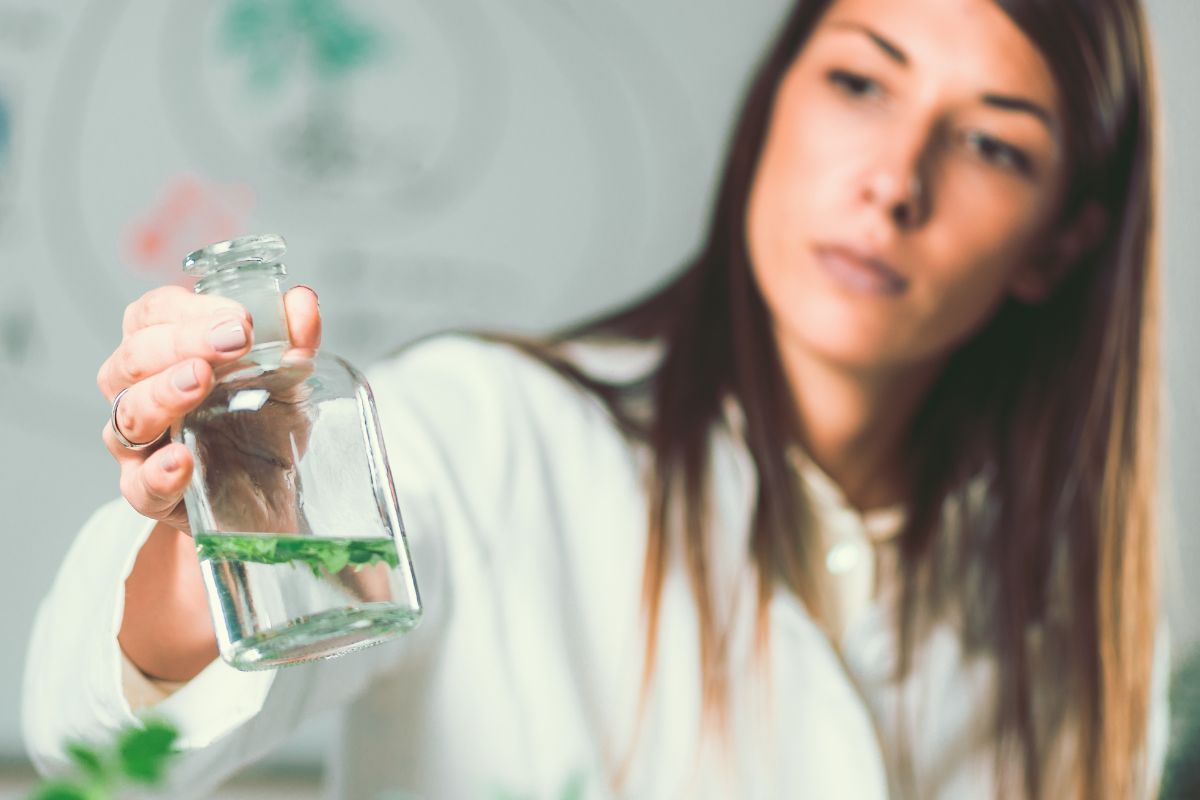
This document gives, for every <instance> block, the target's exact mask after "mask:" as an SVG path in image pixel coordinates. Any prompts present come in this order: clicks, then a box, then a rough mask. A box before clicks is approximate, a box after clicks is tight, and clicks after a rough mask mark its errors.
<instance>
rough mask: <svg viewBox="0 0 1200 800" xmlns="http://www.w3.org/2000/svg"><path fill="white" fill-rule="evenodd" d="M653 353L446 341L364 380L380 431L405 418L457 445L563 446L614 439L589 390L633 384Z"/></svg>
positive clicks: (646, 348) (602, 345)
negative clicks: (481, 441) (479, 439)
mask: <svg viewBox="0 0 1200 800" xmlns="http://www.w3.org/2000/svg"><path fill="white" fill-rule="evenodd" d="M654 354H655V348H654V347H653V346H652V345H641V344H638V343H633V342H615V341H574V342H570V343H567V344H557V345H543V344H538V343H536V342H534V341H531V340H523V339H520V338H517V337H513V338H511V339H510V338H504V337H493V336H487V335H475V334H467V333H447V334H438V335H435V336H430V337H428V338H425V339H422V340H419V341H416V342H413V343H412V344H410V345H408V346H406V347H404V348H402V349H401V350H400V351H398V352H396V353H394V354H393V355H392V356H390V357H389V358H387V359H385V360H383V361H381V362H379V363H377V364H375V365H374V366H373V367H372V368H371V369H369V370H368V371H367V377H368V380H369V383H370V384H371V387H372V392H373V394H374V396H375V401H376V404H377V405H378V406H379V408H380V412H381V414H382V416H383V417H384V418H385V422H386V421H387V419H388V418H392V419H393V420H401V419H407V420H409V421H412V422H413V423H416V424H419V425H420V426H421V427H422V428H423V429H424V430H426V431H427V432H433V431H436V430H441V431H443V433H444V434H445V435H447V436H451V437H453V438H455V439H457V438H461V437H463V436H466V437H470V436H472V435H480V434H484V433H487V432H489V431H490V432H492V434H496V435H489V436H488V438H489V439H490V440H492V441H496V440H497V435H499V434H501V433H503V438H505V439H512V438H513V437H517V436H520V437H525V436H533V437H535V438H538V439H547V438H553V437H559V438H560V439H561V440H562V441H563V442H564V443H565V441H567V440H572V439H576V438H578V437H579V436H587V437H588V438H589V439H590V438H591V437H593V436H595V435H609V434H611V433H615V432H616V427H615V426H614V424H613V422H614V421H613V418H612V416H611V414H610V411H611V409H610V408H609V407H608V406H606V404H605V403H604V402H603V400H602V399H601V398H600V397H599V396H598V395H597V394H596V392H595V391H593V390H592V388H591V387H589V386H588V385H587V381H598V382H602V383H606V384H626V383H629V382H631V381H636V380H637V379H638V377H639V376H641V375H643V374H645V373H646V372H647V370H648V369H649V368H650V367H651V365H652V364H653V363H656V362H655V361H654V359H655V355H654ZM580 377H582V378H584V380H582V381H581V380H579V379H578V378H580Z"/></svg>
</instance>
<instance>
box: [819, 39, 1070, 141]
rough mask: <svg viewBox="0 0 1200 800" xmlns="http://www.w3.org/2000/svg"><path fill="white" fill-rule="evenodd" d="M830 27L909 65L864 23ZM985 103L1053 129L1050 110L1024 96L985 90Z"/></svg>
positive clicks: (894, 46)
mask: <svg viewBox="0 0 1200 800" xmlns="http://www.w3.org/2000/svg"><path fill="white" fill-rule="evenodd" d="M829 27H831V28H842V29H845V30H853V31H858V32H859V33H861V34H863V35H865V36H866V37H867V38H869V39H870V40H871V41H872V42H874V43H875V44H876V45H878V46H879V49H880V50H882V51H883V52H884V54H886V55H887V57H888V58H890V59H892V60H893V61H895V62H896V63H897V64H899V65H900V66H902V67H907V66H908V65H909V61H908V55H907V54H906V53H905V52H904V51H903V50H901V49H900V46H899V45H897V44H896V43H895V42H892V41H889V40H888V39H887V38H885V37H884V36H883V35H882V34H880V33H879V32H878V31H874V30H871V29H870V28H868V27H867V26H866V25H862V24H860V23H857V22H850V21H840V20H839V21H834V22H831V23H829ZM980 99H981V100H983V102H984V104H985V105H989V106H991V107H993V108H999V109H1003V110H1005V111H1020V112H1024V113H1026V114H1031V115H1032V116H1034V117H1036V118H1037V119H1038V120H1040V121H1041V122H1042V124H1044V125H1045V126H1046V127H1047V128H1049V129H1050V130H1051V131H1053V130H1054V127H1055V126H1054V117H1053V116H1051V114H1050V112H1049V111H1047V110H1046V109H1045V108H1043V107H1042V106H1040V105H1038V104H1037V103H1035V102H1033V101H1032V100H1027V99H1026V98H1024V97H1012V96H1010V95H1003V94H995V93H994V92H985V93H984V94H983V95H982V96H981V98H980Z"/></svg>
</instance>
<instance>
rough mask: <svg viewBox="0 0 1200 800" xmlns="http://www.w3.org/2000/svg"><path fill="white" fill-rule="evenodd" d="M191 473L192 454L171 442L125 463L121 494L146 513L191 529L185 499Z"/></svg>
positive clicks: (123, 465) (185, 448) (175, 525)
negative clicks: (188, 525)
mask: <svg viewBox="0 0 1200 800" xmlns="http://www.w3.org/2000/svg"><path fill="white" fill-rule="evenodd" d="M191 476H192V454H191V453H189V452H188V449H187V447H185V446H184V445H182V444H168V445H166V446H165V447H162V448H161V449H159V450H155V451H154V452H153V453H151V454H150V455H149V456H147V457H146V458H145V459H141V458H138V459H127V460H125V461H124V462H122V464H121V494H122V495H124V496H125V499H126V500H127V501H128V502H129V504H130V505H131V506H133V508H134V510H136V511H137V512H138V513H139V514H141V515H142V516H144V517H149V518H151V519H158V520H163V521H166V522H169V523H171V525H172V526H173V527H175V528H178V529H180V530H187V515H186V513H184V512H183V510H182V506H181V502H182V500H183V494H184V491H186V489H187V485H188V481H189V480H190V479H191ZM181 525H182V526H183V527H180V526H181Z"/></svg>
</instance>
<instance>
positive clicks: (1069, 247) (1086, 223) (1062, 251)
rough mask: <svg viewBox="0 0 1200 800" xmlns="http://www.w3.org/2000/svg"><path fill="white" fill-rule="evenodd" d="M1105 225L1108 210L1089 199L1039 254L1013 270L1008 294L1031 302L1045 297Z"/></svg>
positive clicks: (1051, 292)
mask: <svg viewBox="0 0 1200 800" xmlns="http://www.w3.org/2000/svg"><path fill="white" fill-rule="evenodd" d="M1107 225H1108V214H1107V213H1105V211H1104V209H1103V208H1101V207H1100V206H1099V204H1097V203H1095V202H1089V203H1088V204H1087V205H1085V206H1084V207H1083V208H1082V209H1080V211H1079V212H1078V213H1077V214H1076V215H1075V217H1074V219H1072V220H1071V222H1070V224H1068V225H1067V226H1066V227H1065V228H1064V229H1063V230H1061V231H1059V232H1058V233H1057V234H1056V235H1055V236H1054V237H1053V238H1052V239H1051V241H1050V242H1049V244H1048V246H1047V247H1046V249H1045V252H1044V253H1043V254H1042V255H1041V256H1040V257H1037V258H1034V259H1032V260H1031V261H1030V263H1029V264H1028V265H1027V266H1025V267H1022V268H1021V269H1020V270H1018V271H1017V272H1016V273H1014V274H1013V277H1012V279H1011V281H1010V282H1009V287H1008V288H1009V294H1011V295H1012V296H1013V297H1014V298H1016V299H1017V300H1019V301H1021V302H1023V303H1028V304H1030V305H1036V304H1038V303H1041V302H1043V301H1044V300H1046V298H1048V297H1049V296H1050V295H1052V294H1053V293H1054V290H1055V289H1057V288H1058V286H1059V284H1061V283H1062V282H1063V281H1064V280H1065V279H1066V278H1067V276H1068V275H1070V274H1071V271H1072V270H1073V269H1074V268H1075V266H1076V265H1077V264H1078V263H1079V261H1080V259H1082V258H1083V256H1085V255H1086V254H1087V253H1088V251H1090V250H1091V249H1092V248H1093V247H1095V246H1096V245H1097V244H1098V243H1099V241H1100V238H1101V237H1102V236H1103V235H1104V229H1105V227H1106V226H1107Z"/></svg>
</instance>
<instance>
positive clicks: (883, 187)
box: [862, 145, 932, 229]
mask: <svg viewBox="0 0 1200 800" xmlns="http://www.w3.org/2000/svg"><path fill="white" fill-rule="evenodd" d="M925 160H926V159H925V156H924V148H923V147H921V146H919V145H918V146H914V147H911V148H908V152H902V151H897V150H893V151H892V152H890V153H886V154H881V157H880V158H877V159H875V160H874V161H873V162H872V163H871V165H870V166H869V168H868V169H867V171H866V174H865V175H864V176H863V179H862V200H863V201H864V202H866V203H867V204H869V205H872V206H875V207H876V208H878V209H879V210H880V211H881V212H883V214H884V215H885V216H886V217H887V218H888V219H889V220H890V221H891V222H892V224H894V225H895V226H896V227H898V228H904V229H907V228H915V227H919V226H920V225H921V224H922V223H923V222H924V221H925V220H926V219H927V218H928V217H929V213H930V211H931V209H932V202H931V201H932V198H931V196H930V193H929V186H928V179H927V176H926V174H925V173H926V171H927V170H926V165H925V163H924V162H925Z"/></svg>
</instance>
